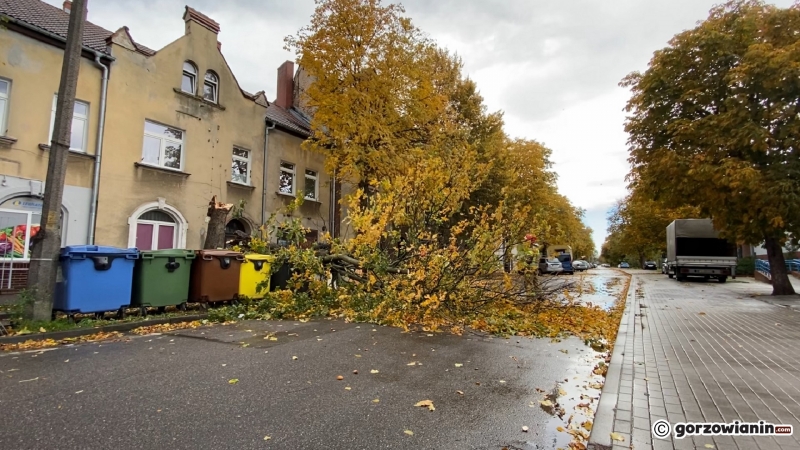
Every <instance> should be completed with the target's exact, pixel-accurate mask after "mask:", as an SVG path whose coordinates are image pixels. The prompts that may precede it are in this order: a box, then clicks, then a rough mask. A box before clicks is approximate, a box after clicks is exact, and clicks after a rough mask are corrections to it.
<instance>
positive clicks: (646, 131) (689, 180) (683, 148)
mask: <svg viewBox="0 0 800 450" xmlns="http://www.w3.org/2000/svg"><path fill="white" fill-rule="evenodd" d="M798 61H800V4H797V3H796V4H794V5H793V6H790V7H788V8H778V7H776V6H772V5H767V4H765V3H764V2H762V1H757V0H735V1H729V2H727V3H725V4H723V5H720V6H717V7H714V8H713V9H712V10H711V12H710V15H709V17H708V19H707V20H705V21H704V22H702V23H700V24H699V25H697V26H696V27H695V28H693V29H690V30H688V31H685V32H682V33H680V34H678V35H676V36H675V37H673V38H672V40H671V41H670V42H669V46H667V47H666V48H664V49H662V50H659V51H657V52H656V53H655V54H654V56H653V58H652V60H651V61H650V63H649V67H648V69H647V70H646V71H645V72H644V73H638V72H634V73H632V74H630V75H628V76H627V77H626V78H625V79H624V80H623V81H622V83H621V85H622V86H624V87H628V88H630V89H631V91H632V97H631V99H630V100H629V102H628V105H627V111H628V113H629V116H628V119H627V123H626V130H627V132H628V133H629V141H628V142H629V145H630V154H631V156H630V162H631V165H632V171H631V174H630V180H631V181H632V183H634V184H635V185H637V186H639V187H641V188H642V189H643V190H644V192H646V193H648V195H651V196H652V198H653V199H654V200H657V201H660V202H663V203H664V204H665V205H667V206H669V207H675V206H679V205H685V204H691V205H696V206H697V207H698V208H699V210H700V213H701V214H702V215H703V216H708V217H711V218H712V220H713V222H714V225H715V227H717V228H718V229H720V230H721V232H722V233H723V235H724V236H726V237H728V238H731V239H735V240H737V241H744V242H747V243H759V242H764V243H765V247H766V249H767V254H768V258H769V262H770V270H771V271H772V285H773V294H774V295H783V294H792V293H794V290H793V288H792V285H791V283H790V282H789V278H788V274H787V272H786V266H785V262H784V256H783V253H782V247H783V244H784V243H785V242H786V241H787V239H789V238H790V237H792V236H794V237H795V238H796V237H797V236H798V235H799V234H800V208H798V205H800V181H798V180H800V156H799V155H798V148H799V146H800V115H798V111H799V110H800V63H798Z"/></svg>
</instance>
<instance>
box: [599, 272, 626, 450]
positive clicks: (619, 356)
mask: <svg viewBox="0 0 800 450" xmlns="http://www.w3.org/2000/svg"><path fill="white" fill-rule="evenodd" d="M629 283H630V284H629V285H628V296H627V298H626V299H625V309H624V310H623V312H622V318H620V321H619V329H618V330H617V338H616V340H615V341H614V351H613V352H612V354H611V362H610V363H609V364H608V373H607V374H606V381H605V383H604V384H603V390H602V391H601V393H600V402H599V404H598V405H597V413H595V418H594V423H593V425H592V432H591V434H590V435H589V443H588V446H587V449H588V450H610V449H611V446H612V445H613V442H612V441H611V432H612V431H614V416H615V414H616V411H615V410H616V407H617V399H618V398H619V385H620V381H621V378H622V364H623V356H624V353H625V343H626V340H627V339H628V333H630V334H631V336H630V337H631V339H633V332H634V327H633V326H629V323H628V322H629V321H630V318H632V317H633V304H634V300H635V299H636V276H635V275H631V277H630V280H629Z"/></svg>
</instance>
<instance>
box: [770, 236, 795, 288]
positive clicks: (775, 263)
mask: <svg viewBox="0 0 800 450" xmlns="http://www.w3.org/2000/svg"><path fill="white" fill-rule="evenodd" d="M764 247H766V249H767V259H768V260H769V272H770V275H772V295H792V294H794V293H795V292H794V287H793V286H792V282H791V281H789V273H788V272H787V270H786V259H784V257H783V248H782V247H781V243H780V241H779V240H778V239H776V238H773V237H768V238H766V241H765V242H764Z"/></svg>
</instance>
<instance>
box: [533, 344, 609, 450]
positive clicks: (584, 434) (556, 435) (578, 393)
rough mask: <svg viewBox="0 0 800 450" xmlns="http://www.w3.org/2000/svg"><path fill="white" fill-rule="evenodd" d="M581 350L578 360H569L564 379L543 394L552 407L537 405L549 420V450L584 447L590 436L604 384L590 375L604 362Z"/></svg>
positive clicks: (589, 349) (594, 355)
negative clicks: (569, 366)
mask: <svg viewBox="0 0 800 450" xmlns="http://www.w3.org/2000/svg"><path fill="white" fill-rule="evenodd" d="M585 349H586V351H585V352H581V356H580V357H579V358H577V359H574V360H573V365H572V367H571V368H570V369H569V370H568V371H567V375H565V377H564V379H562V380H561V381H560V382H559V383H557V384H556V385H555V386H553V387H552V388H551V390H550V391H549V392H546V394H547V395H546V399H547V400H550V401H553V400H555V403H554V406H553V407H551V408H547V407H545V406H544V405H541V403H540V407H542V409H544V410H545V411H546V412H548V413H549V414H550V415H552V416H553V417H552V418H551V419H550V420H549V421H548V423H547V425H546V429H547V434H548V436H551V437H552V440H551V441H550V442H551V443H552V447H551V448H552V449H558V448H563V449H568V448H570V446H569V445H570V442H573V441H576V442H582V443H585V442H587V441H588V439H589V434H590V433H591V429H592V424H593V423H594V414H595V411H596V410H597V404H598V402H599V399H600V392H601V390H602V389H603V383H604V382H605V378H604V377H603V376H602V375H597V374H594V373H593V369H594V368H595V366H596V365H597V364H598V363H600V362H601V361H603V362H604V360H605V358H606V355H605V354H603V353H599V352H596V351H593V350H592V349H591V348H589V347H588V346H587V347H585Z"/></svg>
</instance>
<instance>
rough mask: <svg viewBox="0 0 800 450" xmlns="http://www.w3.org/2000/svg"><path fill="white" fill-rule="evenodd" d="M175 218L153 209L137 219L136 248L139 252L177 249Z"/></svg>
mask: <svg viewBox="0 0 800 450" xmlns="http://www.w3.org/2000/svg"><path fill="white" fill-rule="evenodd" d="M177 231H178V229H177V224H176V221H175V218H173V217H172V216H171V215H169V214H167V213H166V212H164V211H161V210H158V209H153V210H150V211H145V212H144V213H142V214H141V215H140V216H139V218H138V219H136V248H138V249H139V250H163V249H169V248H175V244H176V241H177V236H178V233H177Z"/></svg>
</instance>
